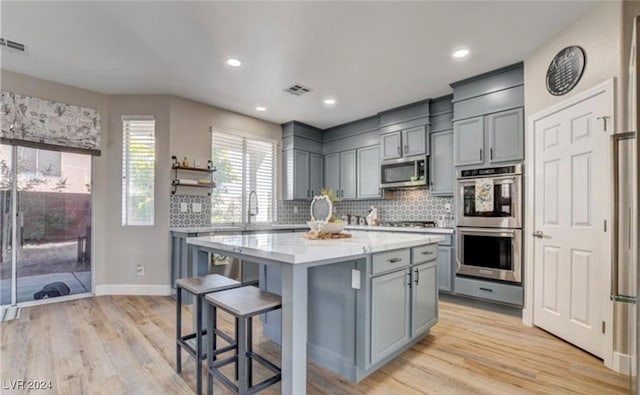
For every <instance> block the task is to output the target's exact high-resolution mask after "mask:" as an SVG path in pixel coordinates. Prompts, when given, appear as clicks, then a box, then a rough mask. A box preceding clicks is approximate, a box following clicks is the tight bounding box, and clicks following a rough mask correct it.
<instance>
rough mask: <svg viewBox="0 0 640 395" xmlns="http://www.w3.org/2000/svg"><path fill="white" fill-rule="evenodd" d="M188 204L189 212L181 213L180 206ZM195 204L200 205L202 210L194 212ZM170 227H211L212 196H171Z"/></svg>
mask: <svg viewBox="0 0 640 395" xmlns="http://www.w3.org/2000/svg"><path fill="white" fill-rule="evenodd" d="M181 203H186V204H187V212H184V213H183V212H181V211H180V204H181ZM193 203H200V204H201V205H202V210H201V211H200V212H199V213H196V212H194V211H193ZM169 226H170V227H172V228H182V227H189V228H191V227H200V226H211V196H206V195H204V196H203V195H171V199H170V208H169Z"/></svg>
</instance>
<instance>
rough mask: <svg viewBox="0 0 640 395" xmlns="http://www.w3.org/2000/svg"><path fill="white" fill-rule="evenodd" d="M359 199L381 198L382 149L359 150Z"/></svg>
mask: <svg viewBox="0 0 640 395" xmlns="http://www.w3.org/2000/svg"><path fill="white" fill-rule="evenodd" d="M357 179H358V199H364V198H378V197H380V147H378V146H375V147H368V148H362V149H359V150H358V177H357Z"/></svg>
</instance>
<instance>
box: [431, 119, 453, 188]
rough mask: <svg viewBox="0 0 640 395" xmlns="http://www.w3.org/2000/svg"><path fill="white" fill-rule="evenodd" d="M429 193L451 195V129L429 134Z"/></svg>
mask: <svg viewBox="0 0 640 395" xmlns="http://www.w3.org/2000/svg"><path fill="white" fill-rule="evenodd" d="M430 177H431V180H430V184H431V195H433V196H453V180H454V169H453V130H449V131H445V132H438V133H433V134H432V135H431V168H430Z"/></svg>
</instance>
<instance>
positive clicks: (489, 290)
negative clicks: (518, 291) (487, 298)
mask: <svg viewBox="0 0 640 395" xmlns="http://www.w3.org/2000/svg"><path fill="white" fill-rule="evenodd" d="M479 289H480V291H486V292H493V289H491V288H482V287H480V288H479Z"/></svg>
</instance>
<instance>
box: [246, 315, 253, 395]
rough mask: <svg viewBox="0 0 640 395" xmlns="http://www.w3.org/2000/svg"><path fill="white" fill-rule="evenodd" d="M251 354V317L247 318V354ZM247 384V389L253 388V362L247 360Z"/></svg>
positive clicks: (249, 359)
mask: <svg viewBox="0 0 640 395" xmlns="http://www.w3.org/2000/svg"><path fill="white" fill-rule="evenodd" d="M251 352H253V317H249V318H247V353H248V355H251ZM247 383H248V388H251V387H252V386H253V360H252V359H251V358H250V357H248V358H247Z"/></svg>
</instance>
